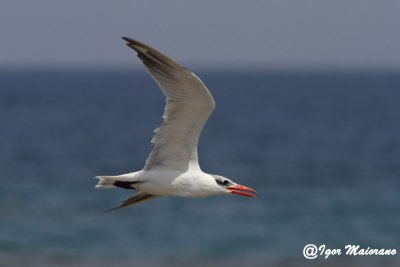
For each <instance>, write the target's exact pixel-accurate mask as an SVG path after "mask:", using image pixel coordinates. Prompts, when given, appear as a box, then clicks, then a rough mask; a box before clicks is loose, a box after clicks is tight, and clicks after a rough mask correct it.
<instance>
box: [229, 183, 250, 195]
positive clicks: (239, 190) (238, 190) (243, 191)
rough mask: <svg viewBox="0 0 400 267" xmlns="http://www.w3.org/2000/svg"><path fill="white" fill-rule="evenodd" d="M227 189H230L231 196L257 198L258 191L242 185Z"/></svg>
mask: <svg viewBox="0 0 400 267" xmlns="http://www.w3.org/2000/svg"><path fill="white" fill-rule="evenodd" d="M226 189H228V190H229V191H230V192H231V194H236V195H241V196H245V197H256V196H255V194H256V193H257V192H256V190H254V189H251V188H249V187H247V186H244V185H240V184H237V185H234V186H229V187H227V188H226Z"/></svg>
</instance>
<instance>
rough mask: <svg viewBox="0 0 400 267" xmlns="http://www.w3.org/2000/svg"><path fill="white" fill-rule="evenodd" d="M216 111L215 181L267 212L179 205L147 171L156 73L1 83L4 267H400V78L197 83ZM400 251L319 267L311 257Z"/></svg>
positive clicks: (217, 201)
mask: <svg viewBox="0 0 400 267" xmlns="http://www.w3.org/2000/svg"><path fill="white" fill-rule="evenodd" d="M196 73H197V74H198V76H200V77H201V78H202V79H203V81H204V82H205V83H206V85H207V86H208V87H209V88H210V90H211V92H212V93H213V95H214V97H215V100H216V103H217V107H216V110H215V112H214V114H213V115H212V117H211V118H210V120H209V121H208V124H207V125H206V127H205V128H204V131H203V133H202V136H201V140H200V144H199V160H200V164H201V166H202V169H203V170H204V171H206V172H209V173H217V174H221V175H224V176H226V177H229V178H231V179H233V180H234V181H236V182H238V183H240V184H244V185H247V186H250V187H252V188H255V189H256V190H257V192H258V194H257V198H255V199H252V198H244V197H239V196H221V197H210V198H206V199H190V198H174V197H164V198H158V199H155V200H152V201H149V202H145V203H142V204H140V205H137V206H132V207H128V208H125V209H120V210H118V211H114V212H110V213H104V211H105V210H107V209H109V208H112V207H115V206H117V205H119V203H120V202H121V201H122V200H123V199H125V198H127V197H129V196H130V195H131V194H132V193H133V192H132V191H128V190H122V189H118V190H95V189H93V186H94V185H95V184H96V180H94V179H93V177H94V176H96V175H116V174H121V173H127V172H131V171H137V170H140V169H141V168H142V167H143V165H144V162H145V160H146V158H147V155H148V153H149V152H150V150H151V146H150V139H151V136H152V134H153V132H152V131H153V129H154V128H156V127H157V126H158V125H159V124H160V122H161V115H162V113H163V110H164V104H165V100H164V97H163V95H162V93H161V91H160V90H159V89H158V87H157V85H156V84H155V83H154V82H153V81H152V79H151V78H150V77H149V76H148V74H147V73H145V72H144V71H132V70H109V71H106V70H101V71H100V70H76V71H72V70H20V71H18V70H14V71H11V70H3V71H0V122H1V126H0V266H5V267H19V266H23V267H31V266H34V267H39V266H40V267H50V266H51V267H53V266H62V267H67V266H68V267H70V266H71V267H78V266H82V267H83V266H85V267H91V266H96V267H103V266H118V267H119V266H146V267H148V266H161V267H166V266H168V267H170V266H174V267H175V266H176V267H181V266H182V267H183V266H195V267H200V266H212V267H216V266H229V267H239V266H240V267H242V266H243V267H261V266H272V267H278V266H279V267H286V266H329V267H330V266H400V104H399V102H400V72H395V71H392V72H387V71H364V72H363V71H348V72H345V71H298V72H297V71H294V70H291V71H271V70H262V69H260V70H243V71H240V70H232V71H228V70H226V71H223V70H218V71H217V70H215V71H207V70H206V69H203V70H202V69H200V70H198V71H196ZM310 243H311V244H315V245H316V246H320V245H325V247H326V248H329V249H342V251H343V253H344V247H345V246H346V245H348V244H354V245H360V247H361V248H365V249H366V248H368V247H370V248H377V249H381V248H384V249H396V250H397V255H395V256H350V255H343V253H342V255H340V256H337V255H336V256H330V257H328V258H327V259H325V257H324V255H320V256H318V257H317V258H316V259H313V260H309V259H305V258H304V256H303V248H304V246H305V245H307V244H310Z"/></svg>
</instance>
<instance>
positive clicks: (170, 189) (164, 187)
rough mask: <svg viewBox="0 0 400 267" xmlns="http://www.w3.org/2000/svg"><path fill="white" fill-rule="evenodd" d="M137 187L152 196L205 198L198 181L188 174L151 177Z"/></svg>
mask: <svg viewBox="0 0 400 267" xmlns="http://www.w3.org/2000/svg"><path fill="white" fill-rule="evenodd" d="M142 181H143V182H142V183H140V184H138V185H137V186H136V188H137V189H139V190H140V191H143V192H146V193H149V194H152V195H160V196H163V195H166V196H180V197H205V196H207V195H206V194H204V192H203V191H202V190H199V188H198V186H197V183H196V179H194V180H193V179H192V178H191V177H190V176H188V175H187V174H186V173H170V175H165V173H163V175H162V176H161V175H151V176H148V177H147V178H146V179H143V180H142Z"/></svg>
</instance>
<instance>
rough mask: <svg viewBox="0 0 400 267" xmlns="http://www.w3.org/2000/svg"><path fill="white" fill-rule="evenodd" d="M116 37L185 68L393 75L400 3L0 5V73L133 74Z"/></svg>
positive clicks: (54, 1) (81, 0)
mask: <svg viewBox="0 0 400 267" xmlns="http://www.w3.org/2000/svg"><path fill="white" fill-rule="evenodd" d="M123 35H126V36H130V37H134V38H137V39H139V40H142V41H144V42H146V43H148V44H150V45H152V46H154V47H156V48H158V49H160V50H161V51H163V52H165V53H167V54H168V55H170V56H171V57H173V58H175V59H177V60H178V61H179V62H181V63H183V64H184V65H189V66H191V65H201V66H205V67H210V66H217V67H218V66H229V67H235V66H251V65H255V66H265V67H298V66H300V67H321V66H322V67H323V66H325V67H327V66H328V67H329V66H345V67H374V68H379V67H400V51H399V50H400V1H397V0H393V1H389V0H373V1H370V0H329V1H328V0H292V1H288V0H264V1H261V0H260V1H252V0H249V1H247V0H246V1H244V0H196V1H183V0H182V1H168V0H157V1H151V0H130V1H128V0H118V1H110V0H92V1H89V0H35V1H27V0H26V1H23V0H1V2H0V66H52V65H57V66H77V65H80V66H84V67H86V66H99V67H103V66H104V67H107V66H110V67H113V66H127V65H128V64H129V65H131V66H135V65H137V66H138V61H137V60H136V59H135V58H133V54H132V52H131V51H129V49H128V48H127V47H126V46H125V45H124V43H123V42H122V40H121V39H120V37H121V36H123Z"/></svg>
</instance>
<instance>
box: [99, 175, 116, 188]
mask: <svg viewBox="0 0 400 267" xmlns="http://www.w3.org/2000/svg"><path fill="white" fill-rule="evenodd" d="M95 178H97V179H99V181H98V183H97V185H95V188H116V187H117V186H115V185H114V184H115V182H116V181H117V180H118V178H119V176H96V177H95Z"/></svg>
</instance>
